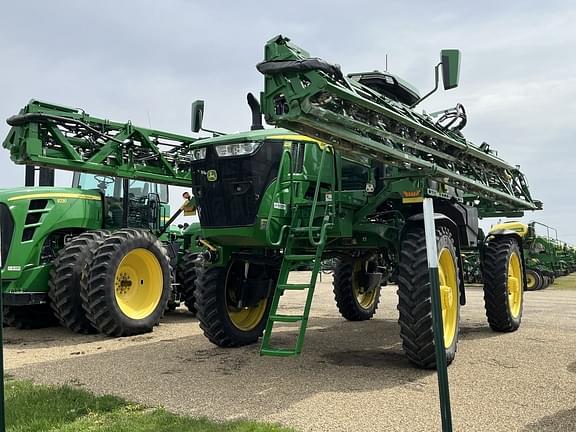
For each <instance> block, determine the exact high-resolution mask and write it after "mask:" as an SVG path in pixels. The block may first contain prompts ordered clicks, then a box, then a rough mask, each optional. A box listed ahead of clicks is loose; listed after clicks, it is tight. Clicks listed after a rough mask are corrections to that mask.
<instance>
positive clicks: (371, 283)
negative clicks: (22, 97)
mask: <svg viewBox="0 0 576 432" xmlns="http://www.w3.org/2000/svg"><path fill="white" fill-rule="evenodd" d="M441 63H442V66H440V65H438V66H437V68H436V72H437V74H438V72H439V70H440V67H442V72H443V80H444V86H445V88H452V87H455V86H456V85H457V82H458V67H459V53H458V52H457V51H455V50H445V51H443V53H442V62H441ZM258 69H259V70H260V71H261V72H262V73H263V74H264V75H265V87H264V91H263V93H262V94H261V98H260V101H261V103H262V106H261V107H260V104H259V103H258V102H257V101H256V99H255V98H253V97H249V103H250V105H251V107H252V111H253V125H252V130H250V131H248V132H244V133H238V134H228V135H220V136H214V137H212V138H207V139H200V140H193V139H190V140H188V141H186V142H185V141H184V140H181V142H179V143H177V144H178V145H174V146H172V147H170V148H168V150H164V149H162V144H164V143H165V142H166V140H165V139H164V138H163V137H157V138H154V139H149V140H143V139H142V138H141V137H140V136H139V135H138V134H134V133H133V134H132V135H126V134H128V130H130V131H132V132H133V131H134V130H142V129H141V128H137V127H135V126H132V125H131V124H125V125H119V124H116V123H112V122H108V121H105V120H100V119H95V118H94V117H90V116H88V115H86V114H85V113H83V112H82V111H73V112H72V111H71V112H61V111H58V110H57V109H56V108H52V109H54V110H56V111H50V109H48V108H46V107H43V106H42V105H41V104H38V103H32V104H29V105H28V106H27V107H26V108H25V109H24V110H23V111H22V112H21V113H20V114H19V115H18V117H16V118H15V119H12V121H11V123H12V125H13V129H12V131H11V133H10V135H9V137H8V138H7V140H6V141H5V144H4V145H5V147H7V148H9V149H10V151H11V157H12V159H13V160H14V161H15V162H17V163H28V164H34V165H39V166H49V167H52V168H61V169H68V170H74V171H82V172H91V173H96V174H100V175H102V174H108V175H114V176H118V177H123V178H130V179H140V180H147V181H154V182H157V183H164V184H174V185H182V184H188V185H191V186H192V191H193V194H194V196H195V199H196V201H197V206H198V211H199V218H200V224H201V235H202V238H203V242H204V243H203V244H204V247H205V253H204V259H203V260H201V261H195V263H194V265H192V263H190V265H189V266H187V267H188V268H193V269H194V278H195V283H194V287H195V290H194V299H195V302H194V306H195V309H196V310H197V317H198V320H199V322H200V326H201V328H202V329H203V331H204V334H205V335H206V336H207V337H208V339H209V340H210V341H212V342H213V343H215V344H217V345H219V346H223V347H232V346H240V345H246V344H251V343H255V342H257V341H258V339H259V338H260V337H262V336H263V337H262V346H261V354H262V355H271V356H292V355H298V354H300V353H301V351H302V348H303V343H304V336H305V331H306V326H307V324H308V318H309V313H310V309H311V306H312V299H313V293H314V288H315V285H316V279H317V276H318V273H319V271H320V269H321V262H322V260H325V259H336V260H337V261H336V262H337V264H336V266H335V269H334V293H335V298H336V303H337V307H338V309H339V311H340V313H341V314H342V316H343V317H345V318H346V319H348V320H353V321H357V320H366V319H369V318H371V317H372V316H373V315H374V313H375V311H376V308H377V306H378V302H379V298H380V290H381V287H382V286H383V285H385V283H386V282H387V281H388V280H394V281H396V283H397V284H398V309H399V312H400V314H399V323H400V328H401V334H400V335H401V338H402V344H403V349H404V351H405V353H406V355H407V357H408V359H409V360H410V361H411V362H412V363H414V364H415V365H416V366H418V367H423V368H431V367H435V358H434V341H433V332H432V313H431V306H430V286H429V280H428V268H427V264H426V247H425V240H424V235H423V233H424V231H423V222H422V205H421V203H422V201H423V198H424V197H432V198H433V199H434V206H435V212H436V219H437V220H436V226H437V233H436V237H437V243H438V253H439V256H438V258H439V275H440V282H441V284H440V285H441V289H440V291H441V304H442V319H443V323H444V333H443V336H444V345H445V350H446V356H447V360H448V361H452V359H453V358H454V356H455V353H456V346H457V342H458V329H459V321H460V306H461V305H464V304H465V301H466V296H465V290H464V280H463V272H462V260H461V254H462V252H463V251H464V250H466V249H470V248H475V247H477V244H478V241H479V240H478V218H479V217H506V216H515V217H517V216H520V215H521V214H522V213H523V212H524V211H526V210H536V209H539V208H541V203H540V202H538V201H535V200H533V199H532V197H531V195H530V192H529V190H528V187H527V183H526V181H525V178H524V176H523V174H522V173H521V172H520V171H519V169H518V168H517V167H515V166H512V165H509V164H508V163H506V162H504V161H503V160H501V159H499V158H497V157H496V156H495V155H494V154H493V152H492V151H491V150H490V148H489V146H488V145H486V144H483V145H482V146H479V147H478V146H475V145H474V144H472V143H471V142H469V141H467V140H466V139H465V138H464V137H463V135H462V133H461V130H462V128H463V127H464V125H465V123H466V120H467V119H466V114H465V111H464V108H463V107H462V106H461V105H458V106H457V107H456V108H454V109H449V110H446V111H443V112H441V113H439V114H438V115H437V116H436V117H435V118H434V117H432V116H430V115H427V114H419V113H417V112H416V111H415V110H414V109H413V107H414V106H415V104H417V103H418V102H419V101H420V100H422V99H423V98H421V97H419V95H418V93H417V91H416V90H415V89H414V88H413V87H411V86H410V85H409V84H407V83H405V82H404V81H402V80H401V79H399V78H398V77H395V76H394V75H392V74H389V73H387V72H386V73H380V72H370V73H360V74H351V75H349V76H344V75H343V74H342V72H341V71H340V69H339V68H338V67H335V66H333V65H331V64H328V63H326V62H323V61H321V60H319V59H315V58H309V56H308V54H307V53H306V52H305V51H304V50H302V49H300V48H298V47H296V46H295V45H293V44H292V43H291V42H290V41H289V40H288V39H286V38H283V37H277V38H274V39H272V40H271V41H269V42H268V43H267V45H266V48H265V61H264V62H263V63H261V64H260V65H258ZM437 76H438V75H437ZM260 110H261V111H262V112H263V113H264V115H265V118H266V120H267V122H268V123H269V124H274V125H276V126H277V127H276V128H274V129H264V128H263V127H262V124H261V118H260V117H261V114H260ZM202 115H203V112H202V111H200V110H196V111H195V112H194V113H193V119H194V122H195V123H196V130H197V129H198V128H199V125H198V123H199V121H200V120H201V118H202ZM111 124H114V127H111V126H110V125H111ZM94 161H96V162H97V163H93V162H94ZM481 241H482V242H483V244H484V249H485V251H486V253H485V254H484V255H483V263H482V264H483V265H482V267H483V268H484V269H485V284H484V297H485V305H486V314H487V317H488V322H489V324H490V326H491V327H492V328H493V329H494V330H496V331H502V332H510V331H514V330H516V329H517V328H518V327H519V325H520V321H521V316H522V302H523V288H524V285H525V280H526V278H525V269H524V259H523V249H522V243H521V241H520V238H519V236H518V234H517V233H515V232H514V231H507V230H503V231H501V232H495V233H493V234H491V235H489V236H487V238H485V239H481ZM188 244H190V242H189V241H188ZM102 247H103V246H100V247H99V248H98V250H100V248H102ZM302 269H308V273H307V274H308V275H309V280H307V281H306V282H304V283H302V282H299V283H294V281H293V279H291V278H290V276H291V274H292V272H293V271H294V270H302ZM168 284H169V282H168ZM290 291H299V292H301V293H304V295H303V298H304V300H303V301H302V310H301V311H300V312H298V313H292V314H288V313H286V312H283V310H282V308H281V300H282V298H283V297H284V294H286V293H288V292H290ZM278 325H281V326H291V327H293V328H294V329H295V331H294V332H291V333H290V334H291V335H293V336H294V338H293V340H290V341H289V342H290V344H289V345H286V344H285V342H286V338H280V339H278V338H277V335H276V334H275V333H274V330H275V329H276V328H277V326H278ZM278 342H281V343H282V344H281V345H279V344H278ZM334 343H335V344H336V343H337V342H336V341H335V342H334Z"/></svg>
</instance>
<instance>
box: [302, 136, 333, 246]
mask: <svg viewBox="0 0 576 432" xmlns="http://www.w3.org/2000/svg"><path fill="white" fill-rule="evenodd" d="M328 150H330V151H333V150H332V147H331V146H328V145H326V146H324V148H323V149H322V156H321V157H320V166H319V167H318V171H317V172H318V177H317V178H316V187H315V189H314V200H313V201H312V209H311V210H310V218H309V220H308V240H309V241H310V244H311V245H313V246H320V245H321V244H322V243H323V242H324V241H325V240H326V230H327V229H328V225H330V224H329V223H322V227H321V228H320V237H319V240H318V241H316V240H314V234H313V233H312V225H313V223H314V217H315V216H316V207H317V206H318V196H319V195H320V184H321V183H322V182H321V178H322V177H321V175H322V174H321V173H322V169H323V168H324V160H325V159H324V156H325V155H326V153H327V151H328ZM332 169H333V170H334V171H335V170H336V167H335V166H333V167H332ZM333 174H335V173H333ZM330 177H331V179H332V200H331V201H330V204H325V208H324V219H323V222H328V221H327V220H326V219H327V216H328V213H327V210H328V205H330V206H332V207H334V200H335V197H334V192H335V190H336V186H335V175H332V176H330Z"/></svg>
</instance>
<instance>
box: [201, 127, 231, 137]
mask: <svg viewBox="0 0 576 432" xmlns="http://www.w3.org/2000/svg"><path fill="white" fill-rule="evenodd" d="M200 130H201V131H204V132H208V133H211V134H212V135H214V136H215V137H217V136H222V135H226V133H225V132H218V131H215V130H211V129H204V128H200Z"/></svg>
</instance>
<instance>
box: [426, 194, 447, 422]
mask: <svg viewBox="0 0 576 432" xmlns="http://www.w3.org/2000/svg"><path fill="white" fill-rule="evenodd" d="M423 207H424V232H425V233H426V253H427V255H428V274H429V276H430V290H431V298H432V327H433V328H434V346H435V348H436V370H437V371H438V390H439V393H440V414H441V416H442V431H443V432H452V412H451V410H450V389H449V385H448V367H447V365H446V352H445V349H444V336H443V334H444V333H443V330H442V309H441V307H440V279H439V277H438V250H437V247H436V226H435V223H434V201H433V200H432V198H424V202H423Z"/></svg>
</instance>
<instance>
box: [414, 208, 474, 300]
mask: <svg viewBox="0 0 576 432" xmlns="http://www.w3.org/2000/svg"><path fill="white" fill-rule="evenodd" d="M434 222H435V225H437V226H445V227H446V228H448V229H449V230H450V231H451V232H452V234H453V235H454V240H455V243H456V244H455V246H456V252H457V253H458V277H459V279H460V283H459V290H460V305H461V306H464V305H465V304H466V290H465V288H464V263H463V262H462V253H461V249H460V233H459V230H458V225H457V224H456V223H455V222H454V221H453V220H452V219H450V218H449V217H448V216H446V215H445V214H442V213H434ZM414 225H420V226H424V214H423V213H418V214H415V215H412V216H410V217H408V218H406V225H405V226H406V227H408V226H414Z"/></svg>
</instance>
